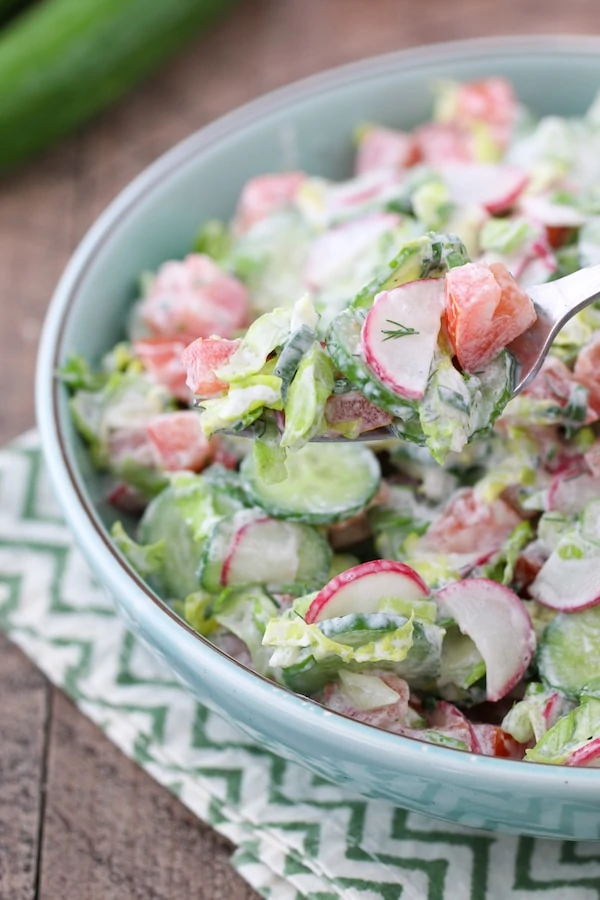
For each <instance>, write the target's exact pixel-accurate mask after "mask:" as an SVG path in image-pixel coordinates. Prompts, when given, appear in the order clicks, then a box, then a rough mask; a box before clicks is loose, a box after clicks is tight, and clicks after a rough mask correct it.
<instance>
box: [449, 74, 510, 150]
mask: <svg viewBox="0 0 600 900" xmlns="http://www.w3.org/2000/svg"><path fill="white" fill-rule="evenodd" d="M516 117H517V101H516V98H515V94H514V91H513V89H512V85H511V84H510V82H508V81H507V80H506V79H505V78H483V79H481V81H471V82H467V83H466V84H461V85H460V87H459V89H458V95H457V102H456V119H457V121H459V122H464V123H466V124H470V123H476V122H484V123H485V124H486V125H489V126H490V128H491V130H492V133H493V135H494V137H495V138H496V139H497V140H499V141H500V143H501V144H502V145H504V144H506V142H507V140H508V138H509V137H510V131H511V129H512V126H513V125H514V122H515V120H516Z"/></svg>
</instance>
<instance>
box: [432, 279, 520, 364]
mask: <svg viewBox="0 0 600 900" xmlns="http://www.w3.org/2000/svg"><path fill="white" fill-rule="evenodd" d="M535 318H536V314H535V310H534V307H533V303H532V302H531V298H530V297H528V296H527V294H526V293H525V292H524V291H522V290H521V288H520V287H519V286H518V284H517V282H516V281H515V280H514V278H513V277H512V275H511V274H510V272H509V271H508V269H507V268H506V266H504V265H503V264H502V263H491V264H490V265H489V266H486V265H483V264H481V263H467V265H466V266H457V267H456V268H454V269H451V270H450V271H449V272H448V274H447V275H446V313H445V319H446V328H447V331H448V337H449V338H450V342H451V344H452V347H453V348H454V352H455V353H456V356H457V358H458V361H459V363H460V365H461V367H462V368H463V369H464V371H465V372H477V371H478V370H479V369H481V368H482V367H483V366H485V365H486V364H487V363H488V362H491V360H492V359H494V357H495V356H497V355H498V353H499V352H500V350H502V349H503V348H504V347H506V346H507V345H508V344H510V343H511V341H513V340H514V339H515V338H516V337H518V336H519V335H520V334H521V333H522V332H523V331H525V330H526V329H527V328H529V326H530V325H532V324H533V322H534V321H535Z"/></svg>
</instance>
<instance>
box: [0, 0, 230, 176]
mask: <svg viewBox="0 0 600 900" xmlns="http://www.w3.org/2000/svg"><path fill="white" fill-rule="evenodd" d="M232 2H233V0H43V2H41V3H39V4H35V5H34V6H32V7H31V9H29V10H27V11H26V12H24V13H22V14H21V15H20V16H19V17H18V18H16V19H15V20H14V21H13V22H12V23H10V25H9V26H8V27H7V28H6V30H5V31H2V32H0V171H3V170H6V169H9V168H10V167H11V166H13V165H15V164H16V163H18V162H21V161H22V160H24V159H26V158H27V157H29V156H31V155H32V154H34V153H36V152H38V151H40V150H43V149H44V148H45V147H46V146H48V145H49V144H51V143H53V142H54V141H56V140H57V139H58V138H60V137H62V136H63V135H65V134H67V133H69V132H70V131H72V130H73V129H74V128H76V127H77V126H78V125H80V124H81V123H82V122H85V121H86V120H87V119H89V118H90V117H91V116H93V115H94V114H95V113H97V112H98V111H99V110H101V109H102V108H103V107H105V106H107V105H108V104H110V103H111V102H112V101H113V100H116V99H117V98H118V97H120V96H121V95H122V94H124V93H125V92H126V91H127V90H128V89H129V88H130V87H132V86H133V85H134V84H135V83H136V82H137V81H139V80H140V78H142V76H143V75H145V74H146V73H147V72H149V71H151V70H152V69H153V68H155V67H156V66H157V65H158V64H159V63H161V62H162V61H163V60H164V59H166V58H167V57H168V56H169V55H171V54H173V53H174V51H176V50H177V49H178V48H179V47H180V46H182V45H183V44H184V43H185V42H186V40H188V39H189V38H191V37H192V36H193V35H194V34H195V33H197V32H198V31H200V29H201V28H202V27H204V26H206V25H207V24H209V23H210V22H211V21H212V20H213V19H214V18H215V17H216V16H217V15H218V14H219V13H221V12H223V11H224V10H225V9H226V8H227V7H229V6H230V5H231V4H232Z"/></svg>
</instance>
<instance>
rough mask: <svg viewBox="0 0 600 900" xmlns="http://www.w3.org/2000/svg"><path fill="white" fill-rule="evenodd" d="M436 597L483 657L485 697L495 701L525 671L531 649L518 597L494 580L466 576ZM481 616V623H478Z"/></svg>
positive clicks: (528, 625)
mask: <svg viewBox="0 0 600 900" xmlns="http://www.w3.org/2000/svg"><path fill="white" fill-rule="evenodd" d="M436 601H437V603H438V606H439V608H440V611H441V612H442V614H448V615H450V616H451V617H452V618H453V619H454V620H455V621H456V624H457V625H458V627H459V628H460V630H461V631H462V633H463V634H468V635H469V637H470V638H471V640H472V641H473V642H474V643H475V645H476V646H477V649H478V650H479V652H480V653H481V655H482V657H483V658H484V661H485V663H486V671H487V699H488V700H491V701H496V700H500V699H501V698H502V697H505V696H506V694H508V692H509V691H510V690H512V688H513V687H514V686H515V685H516V684H517V683H518V682H519V681H520V680H521V678H522V677H523V675H524V674H525V672H526V671H527V667H528V666H529V663H530V662H531V660H532V659H533V654H534V651H535V643H536V642H535V632H534V629H533V625H532V623H531V619H530V617H529V613H528V612H527V610H526V608H525V606H524V605H523V602H522V600H521V599H520V598H519V597H518V596H517V595H516V594H515V592H514V591H511V590H510V588H507V587H504V585H501V584H498V583H497V582H495V581H491V580H489V579H487V578H468V579H466V580H464V581H458V582H455V583H454V584H450V585H448V586H447V587H445V588H442V590H441V591H439V592H438V594H437V595H436ZM484 611H485V613H487V615H484ZM484 618H485V627H482V624H481V623H482V621H483V619H484ZM491 632H493V636H494V639H495V644H494V648H493V649H492V646H491V645H490V644H489V643H488V640H489V638H490V633H491ZM502 640H504V643H505V647H504V648H503V649H501V653H500V656H501V658H500V659H499V658H498V647H499V646H500V644H501V642H502ZM494 651H495V652H496V656H494V655H493V653H494ZM507 653H508V654H509V655H510V654H512V658H511V659H510V660H509V665H508V668H507V671H504V669H503V668H502V667H503V665H505V664H506V654H507Z"/></svg>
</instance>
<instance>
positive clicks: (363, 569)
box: [305, 559, 429, 625]
mask: <svg viewBox="0 0 600 900" xmlns="http://www.w3.org/2000/svg"><path fill="white" fill-rule="evenodd" d="M384 572H387V573H391V574H396V575H398V576H401V577H402V578H404V579H406V580H407V581H408V582H410V583H411V584H412V585H413V586H414V587H416V588H417V590H418V591H419V593H420V596H421V597H427V596H428V595H429V588H428V587H427V585H426V584H425V582H424V581H423V579H422V578H421V576H420V575H418V574H417V572H415V570H414V569H411V568H410V566H407V565H405V563H401V562H396V561H395V560H391V559H374V560H371V561H370V562H365V563H361V564H360V565H359V566H353V567H352V568H351V569H346V571H345V572H342V573H341V574H340V575H336V577H335V578H333V579H332V580H331V581H330V582H328V584H326V585H325V587H324V588H323V589H322V590H321V591H319V593H318V594H317V596H316V597H315V599H314V600H313V601H312V603H311V604H310V606H309V607H308V610H307V612H306V616H305V621H306V623H307V625H312V624H314V623H315V622H318V621H319V620H320V618H321V613H322V612H323V611H324V610H325V609H326V607H327V605H328V604H329V603H330V602H331V600H332V599H333V598H334V597H335V596H336V595H337V594H338V592H339V591H340V589H342V588H343V587H345V586H346V585H349V584H352V583H354V582H356V581H358V580H360V579H362V578H368V577H369V576H371V575H379V574H381V573H384ZM398 580H399V581H400V578H399V579H398ZM323 618H327V616H324V617H323Z"/></svg>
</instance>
